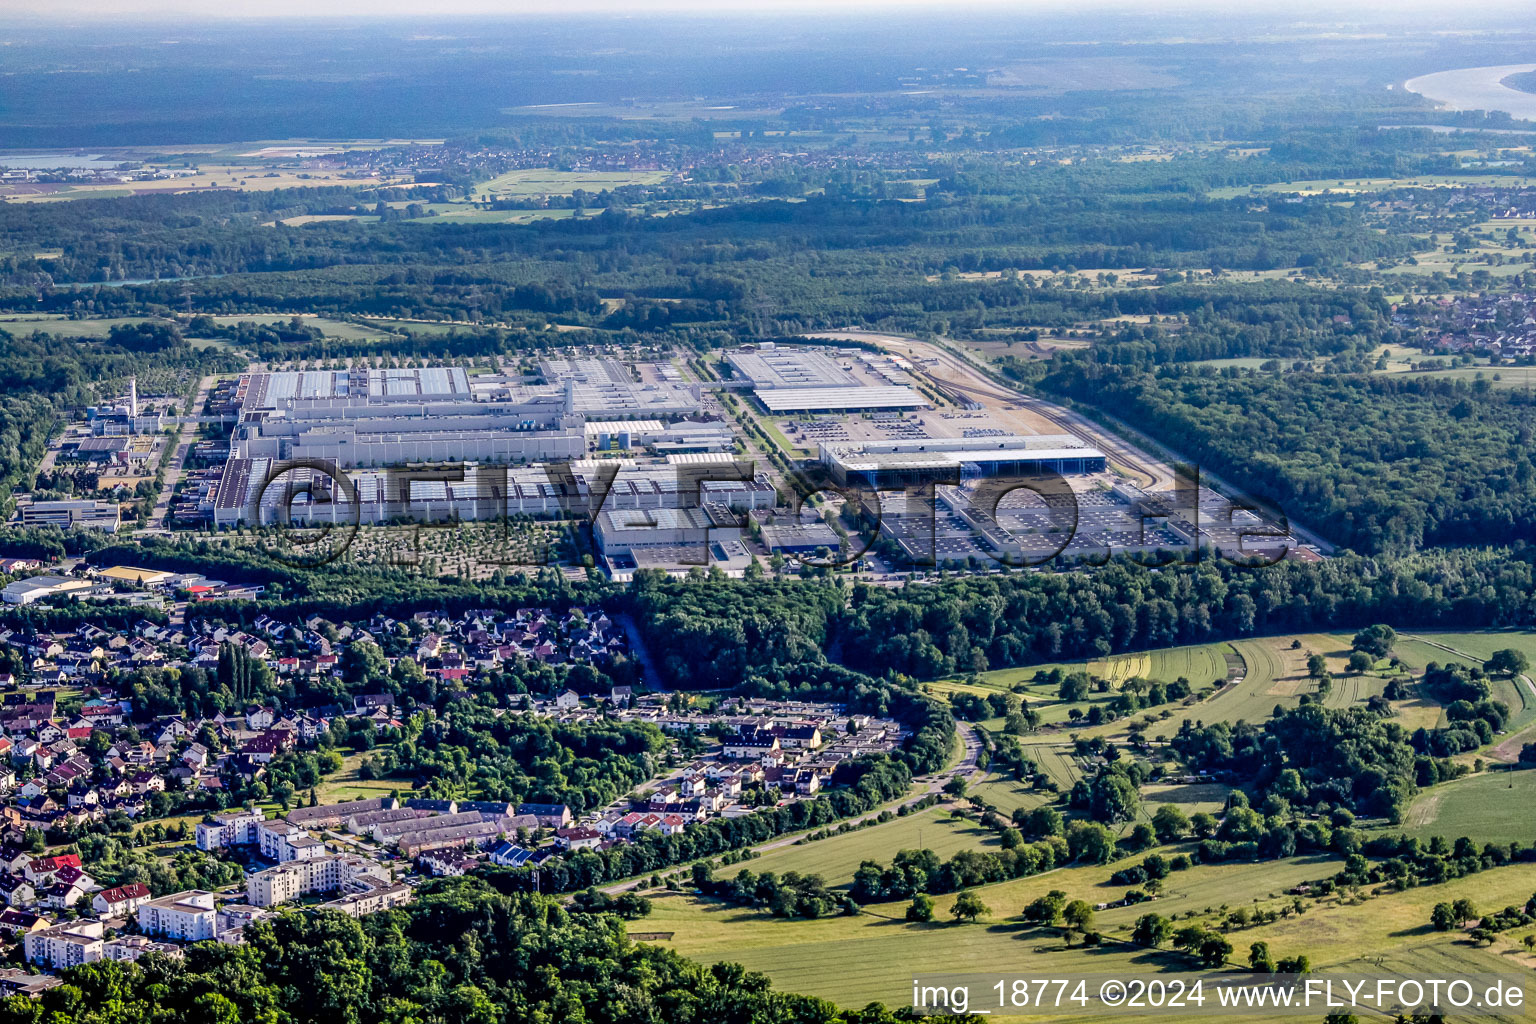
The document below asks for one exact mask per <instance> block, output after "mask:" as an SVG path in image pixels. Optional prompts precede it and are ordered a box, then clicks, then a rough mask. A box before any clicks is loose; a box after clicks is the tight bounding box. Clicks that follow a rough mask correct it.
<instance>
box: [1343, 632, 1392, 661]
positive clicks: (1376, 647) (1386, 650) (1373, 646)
mask: <svg viewBox="0 0 1536 1024" xmlns="http://www.w3.org/2000/svg"><path fill="white" fill-rule="evenodd" d="M1395 643H1397V633H1396V632H1395V631H1394V630H1393V629H1392V627H1391V626H1384V625H1376V626H1369V627H1367V628H1365V629H1362V630H1361V631H1360V632H1358V633H1356V634H1355V638H1354V640H1353V641H1352V642H1351V643H1350V647H1351V648H1353V649H1354V650H1357V651H1364V652H1365V653H1367V654H1369V655H1371V656H1373V657H1376V658H1385V657H1386V656H1387V655H1389V654H1391V653H1392V645H1393V644H1395Z"/></svg>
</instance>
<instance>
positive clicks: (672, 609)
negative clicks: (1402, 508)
mask: <svg viewBox="0 0 1536 1024" xmlns="http://www.w3.org/2000/svg"><path fill="white" fill-rule="evenodd" d="M1533 558H1536V554H1533V552H1532V551H1531V550H1530V549H1526V548H1519V549H1511V550H1502V551H1500V550H1465V551H1437V552H1425V553H1421V554H1418V555H1414V556H1411V557H1403V558H1370V557H1363V556H1344V557H1340V558H1334V559H1329V560H1328V561H1326V562H1323V563H1317V564H1312V563H1302V562H1294V561H1286V562H1281V563H1279V564H1277V565H1274V566H1268V567H1262V568H1254V567H1247V566H1238V565H1232V564H1229V563H1226V562H1223V561H1220V560H1215V559H1211V560H1207V561H1205V562H1203V563H1201V564H1199V565H1198V566H1189V567H1186V568H1183V569H1180V570H1177V571H1167V570H1163V571H1157V570H1155V569H1152V568H1148V567H1146V566H1143V565H1140V564H1137V563H1136V562H1134V561H1132V560H1130V559H1116V560H1115V561H1113V562H1112V563H1110V564H1109V565H1108V566H1106V567H1104V568H1102V569H1099V570H1096V571H1093V572H1070V571H1067V572H1031V573H1011V574H1006V575H1000V576H985V577H966V576H959V577H955V578H952V579H948V580H942V581H939V582H937V583H933V584H928V585H919V586H908V587H905V588H902V589H892V588H889V587H876V586H867V585H855V586H853V587H852V588H851V589H849V590H846V591H845V590H844V589H842V588H840V587H837V586H831V585H825V586H823V585H816V584H809V585H807V584H799V585H795V584H780V583H773V582H762V583H747V582H740V583H738V582H725V581H717V582H708V581H704V582H697V583H694V582H688V581H678V580H668V579H664V578H657V577H655V576H654V575H653V574H637V578H636V581H635V583H634V584H633V585H632V588H631V591H630V593H629V595H628V596H627V597H625V598H624V599H623V600H624V601H625V602H628V604H627V605H626V606H627V607H632V608H633V609H634V610H635V611H636V612H637V613H638V615H639V621H640V622H641V623H642V626H643V628H644V629H645V630H646V638H647V644H648V646H649V647H650V649H651V651H652V653H653V656H654V657H655V658H656V659H657V662H658V665H659V666H661V667H662V668H663V669H664V671H665V672H666V673H667V676H668V678H669V679H670V680H671V681H673V682H674V683H676V684H677V685H679V686H684V687H698V688H713V687H717V686H725V685H732V684H733V683H734V682H736V681H738V680H740V679H741V678H742V677H743V675H745V676H746V677H747V678H749V679H750V678H751V676H752V675H753V674H754V673H763V674H765V675H766V676H769V677H772V676H784V675H788V674H790V673H791V668H790V666H792V665H799V666H802V670H803V667H804V666H806V665H816V664H819V663H820V662H821V661H822V660H823V658H831V659H834V660H836V661H838V662H841V663H842V664H844V665H846V666H847V667H849V668H852V669H856V670H859V671H861V672H865V673H871V674H875V675H885V674H887V673H900V674H904V675H907V676H911V677H914V678H918V679H932V678H937V677H940V676H944V675H952V674H956V673H966V672H971V671H979V670H984V669H987V668H1002V667H1006V666H1011V665H1028V664H1033V663H1038V662H1045V661H1057V660H1066V659H1075V658H1088V657H1102V656H1104V655H1107V654H1110V653H1113V652H1119V651H1133V650H1145V649H1150V648H1156V647H1167V646H1171V645H1174V644H1184V643H1196V642H1200V641H1207V640H1216V639H1223V638H1229V637H1237V636H1244V635H1250V634H1255V633H1258V634H1263V633H1284V632H1298V631H1305V630H1309V629H1316V628H1320V627H1329V628H1340V627H1347V626H1365V625H1368V624H1370V623H1372V622H1393V623H1400V624H1402V625H1404V626H1413V627H1417V628H1429V627H1434V626H1455V627H1457V628H1472V627H1476V626H1515V625H1527V626H1528V625H1530V624H1532V623H1536V604H1533V599H1532V596H1531V593H1532V587H1533V585H1536V566H1533V564H1532V562H1533ZM823 651H825V652H826V654H825V655H823V653H822V652H823ZM804 685H805V686H806V688H807V689H810V688H811V683H810V682H809V681H807V682H806V683H805V684H804Z"/></svg>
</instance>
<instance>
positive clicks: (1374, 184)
mask: <svg viewBox="0 0 1536 1024" xmlns="http://www.w3.org/2000/svg"><path fill="white" fill-rule="evenodd" d="M1533 183H1536V182H1533V180H1532V179H1529V178H1506V177H1501V176H1493V175H1487V174H1421V175H1418V176H1416V177H1412V178H1328V179H1319V180H1313V181H1283V182H1278V183H1276V184H1272V185H1252V186H1248V185H1235V186H1231V187H1228V188H1217V189H1212V190H1211V191H1210V193H1209V194H1210V196H1211V198H1213V199H1235V198H1237V197H1238V196H1245V195H1258V194H1270V195H1276V194H1285V193H1292V192H1296V193H1300V194H1302V195H1326V194H1339V195H1349V194H1353V193H1357V192H1384V191H1387V190H1389V189H1398V188H1444V187H1447V186H1451V187H1455V186H1468V187H1470V186H1473V185H1484V186H1487V185H1496V186H1507V187H1510V188H1522V187H1526V186H1529V185H1531V184H1533Z"/></svg>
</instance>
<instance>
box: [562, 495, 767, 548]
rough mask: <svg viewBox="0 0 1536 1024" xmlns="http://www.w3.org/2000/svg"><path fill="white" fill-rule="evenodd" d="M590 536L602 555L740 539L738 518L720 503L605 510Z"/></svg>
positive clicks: (698, 545)
mask: <svg viewBox="0 0 1536 1024" xmlns="http://www.w3.org/2000/svg"><path fill="white" fill-rule="evenodd" d="M592 538H593V540H595V541H596V542H597V548H598V550H599V551H601V552H602V553H603V555H604V556H613V555H628V554H632V553H633V552H634V551H635V550H637V549H644V548H655V547H669V548H670V547H678V546H683V545H692V546H694V547H695V548H696V549H701V548H702V546H703V545H704V544H706V543H708V542H710V541H720V540H735V541H739V540H740V539H741V521H740V519H739V518H738V517H737V516H736V515H735V514H734V513H732V512H731V510H730V509H728V508H726V507H725V506H723V505H715V504H709V505H705V506H703V507H701V508H663V509H647V510H621V509H609V510H605V511H604V512H603V513H602V514H601V515H599V516H598V517H597V520H596V522H594V523H593V524H592Z"/></svg>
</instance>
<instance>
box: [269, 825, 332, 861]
mask: <svg viewBox="0 0 1536 1024" xmlns="http://www.w3.org/2000/svg"><path fill="white" fill-rule="evenodd" d="M256 844H257V846H258V847H259V848H260V850H261V855H262V856H263V857H265V858H266V859H267V860H275V861H277V862H278V863H279V864H287V863H289V862H291V861H296V860H309V859H311V858H314V857H323V856H325V843H323V842H321V841H320V840H318V839H315V838H314V837H312V836H311V835H310V834H309V833H308V832H306V831H304V830H303V829H302V828H299V827H298V826H297V825H291V824H289V823H288V822H286V821H277V820H273V821H263V822H260V823H258V824H257V826H256Z"/></svg>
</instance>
